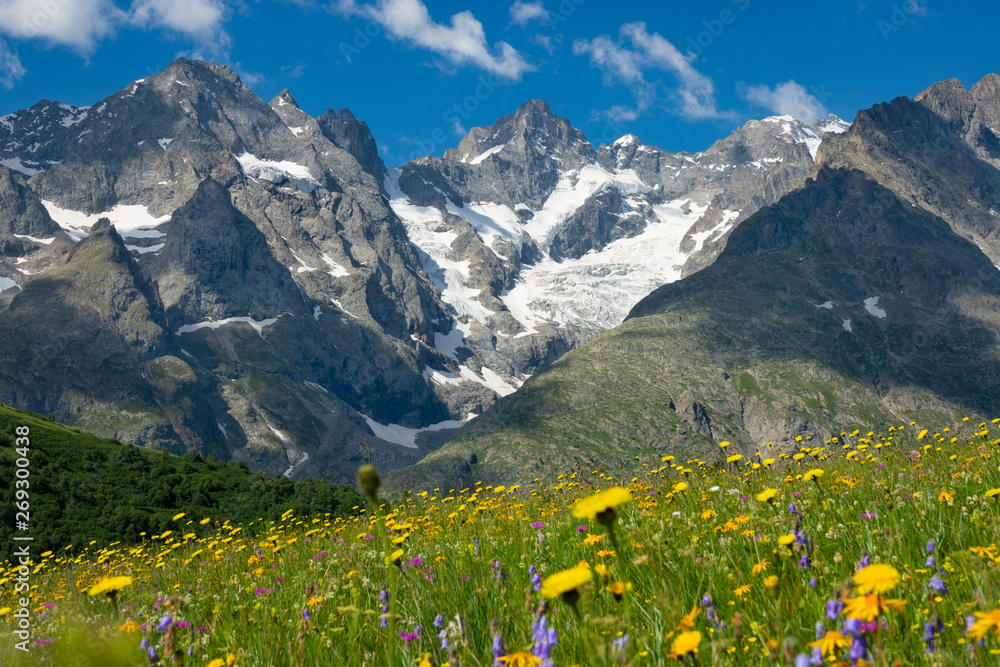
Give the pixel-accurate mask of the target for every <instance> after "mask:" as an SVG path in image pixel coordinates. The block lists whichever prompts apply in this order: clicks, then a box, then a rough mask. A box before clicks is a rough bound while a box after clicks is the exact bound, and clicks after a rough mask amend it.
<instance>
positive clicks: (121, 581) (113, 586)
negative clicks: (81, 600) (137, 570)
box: [87, 577, 132, 598]
mask: <svg viewBox="0 0 1000 667" xmlns="http://www.w3.org/2000/svg"><path fill="white" fill-rule="evenodd" d="M131 585H132V577H105V578H104V579H101V580H100V581H98V582H97V583H96V584H94V585H93V586H91V587H90V590H88V591H87V595H90V596H94V595H100V594H101V593H104V594H105V595H107V596H108V597H112V598H113V597H115V596H116V595H118V592H119V591H120V590H121V589H123V588H125V587H126V586H131Z"/></svg>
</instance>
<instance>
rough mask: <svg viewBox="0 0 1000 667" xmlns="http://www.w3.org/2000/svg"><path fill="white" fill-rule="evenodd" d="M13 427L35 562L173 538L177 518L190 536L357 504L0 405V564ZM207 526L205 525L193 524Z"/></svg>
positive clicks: (343, 491)
mask: <svg viewBox="0 0 1000 667" xmlns="http://www.w3.org/2000/svg"><path fill="white" fill-rule="evenodd" d="M18 426H27V427H28V428H29V429H30V435H29V438H30V446H29V449H28V452H27V454H28V457H27V458H28V459H29V462H30V464H29V468H28V470H29V476H28V478H27V479H28V483H29V488H28V489H27V491H28V493H29V498H28V502H29V504H30V508H29V514H30V516H29V526H30V528H29V531H28V533H27V534H30V535H31V536H33V537H34V540H33V542H32V543H31V544H32V549H31V550H32V553H36V554H37V553H41V552H43V551H46V550H53V551H55V550H63V549H64V548H65V547H66V546H68V545H73V546H72V548H71V549H70V550H69V553H77V552H78V551H79V550H80V549H82V548H84V547H86V546H89V545H90V543H91V542H96V543H95V544H94V545H93V546H92V547H91V548H92V549H94V548H100V547H101V546H106V545H108V544H110V543H112V542H118V541H121V542H123V543H126V544H129V543H137V542H140V541H141V540H142V539H143V537H142V536H141V535H140V534H141V533H144V532H145V533H146V534H147V535H153V534H156V533H159V532H162V531H163V530H166V529H167V528H168V527H169V528H174V529H176V528H177V525H176V524H175V523H173V522H172V517H173V516H174V515H176V514H177V513H179V512H185V513H186V514H187V517H186V519H193V520H194V521H195V523H194V524H192V526H190V527H189V529H191V528H193V529H195V530H196V532H200V531H202V530H208V529H210V528H211V527H212V524H214V523H215V521H224V520H226V519H229V520H231V521H234V522H250V521H255V520H257V519H259V518H264V519H277V518H278V517H279V516H280V515H281V514H282V513H283V512H284V511H286V510H294V511H295V513H296V514H297V515H299V516H304V515H307V514H316V513H327V512H329V513H330V516H331V517H333V516H344V515H347V514H349V513H351V512H352V511H356V510H353V509H352V508H353V507H355V506H357V505H362V504H363V503H362V498H361V497H360V496H359V495H358V494H357V493H356V492H355V491H354V489H353V488H352V487H351V486H349V485H343V484H340V485H332V484H327V483H326V482H322V481H315V480H311V479H310V480H305V481H301V482H293V481H291V480H290V479H288V478H287V477H270V476H268V475H260V474H258V473H251V472H250V470H249V469H248V468H247V466H246V464H245V463H243V462H238V463H229V462H222V461H216V460H214V459H213V458H212V457H211V456H208V457H202V456H201V455H200V454H198V453H195V452H189V453H188V454H186V455H184V456H182V457H180V456H174V455H172V454H168V453H166V452H160V451H155V450H151V449H146V448H143V447H137V446H135V445H131V444H123V443H120V442H117V441H115V440H109V439H106V438H100V437H97V436H95V435H92V434H90V433H86V432H83V431H80V430H79V429H75V428H72V427H69V426H65V425H63V424H59V423H56V422H54V421H50V420H49V419H47V418H45V417H43V416H41V415H37V414H35V413H33V412H27V411H24V410H17V409H15V408H11V407H8V406H5V405H2V404H0V559H6V558H8V557H9V556H10V554H11V553H12V551H13V548H14V544H15V543H14V542H13V540H12V538H13V536H14V534H15V521H16V520H17V518H18V517H15V514H16V512H18V508H17V507H15V502H23V501H18V500H17V499H15V490H16V488H15V480H16V479H17V478H16V477H15V474H16V470H17V465H16V463H15V462H16V461H17V459H18V458H19V457H20V456H21V454H19V453H18V451H17V448H16V446H15V429H16V428H17V427H18ZM22 474H23V473H22ZM206 517H209V518H211V519H212V523H211V524H209V525H206V526H201V525H198V523H197V522H198V521H200V520H201V519H203V518H206ZM21 518H23V517H21ZM17 534H19V535H24V534H25V533H24V532H20V531H18V533H17Z"/></svg>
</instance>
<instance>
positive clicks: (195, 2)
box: [0, 0, 1000, 164]
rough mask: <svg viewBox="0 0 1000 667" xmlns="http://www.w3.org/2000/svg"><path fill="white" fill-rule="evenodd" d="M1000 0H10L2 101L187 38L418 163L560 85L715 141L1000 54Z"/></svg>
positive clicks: (111, 85)
mask: <svg viewBox="0 0 1000 667" xmlns="http://www.w3.org/2000/svg"><path fill="white" fill-rule="evenodd" d="M997 25H1000V3H995V2H989V3H987V2H970V1H964V2H963V1H953V2H947V3H945V2H941V1H940V0H895V1H889V0H886V1H879V0H866V1H865V2H858V1H857V0H845V1H837V0H828V1H827V2H821V3H812V2H810V3H803V2H801V1H791V0H770V1H768V2H765V0H711V1H705V2H698V3H692V2H658V3H647V2H642V1H638V0H617V1H610V0H516V1H513V2H510V1H507V0H504V1H502V2H492V3H472V2H468V1H467V0H466V1H451V0H440V1H436V0H424V1H423V2H422V1H421V0H332V1H331V0H327V1H322V0H256V1H254V0H131V2H126V1H125V0H117V2H116V1H114V0H0V114H3V113H9V112H11V111H14V110H17V109H20V108H24V107H28V106H30V105H32V104H34V103H35V102H36V101H38V100H39V99H42V98H45V99H52V100H58V101H61V102H66V103H70V104H76V105H88V104H91V103H93V102H95V101H97V100H98V99H101V98H102V97H105V96H107V95H109V94H111V93H113V92H115V91H117V90H119V89H121V88H124V87H125V86H126V84H127V83H128V82H130V81H132V80H134V79H137V78H141V77H143V76H147V75H149V74H150V73H153V72H156V71H159V70H160V69H163V68H164V67H166V66H167V65H168V64H169V63H170V62H171V61H172V60H174V59H175V58H176V57H178V56H180V55H183V56H189V57H201V58H205V59H209V60H215V61H218V62H223V63H226V64H228V65H231V66H232V67H233V68H234V69H235V70H236V71H237V72H238V73H239V74H240V75H241V77H242V78H243V80H244V82H245V83H247V84H248V85H249V86H250V87H251V88H252V89H253V90H254V91H255V92H256V93H257V94H258V95H259V96H260V97H262V98H263V99H265V100H270V99H271V98H272V97H273V96H274V95H275V94H277V93H279V92H280V91H281V90H282V89H283V88H288V89H289V90H291V92H292V93H293V94H294V95H295V96H296V98H297V99H298V101H299V104H300V106H301V107H302V108H303V109H304V110H306V111H307V112H309V113H311V114H313V115H317V114H320V113H322V112H323V111H325V110H326V109H327V108H330V107H332V108H336V109H340V108H343V107H348V108H350V109H351V110H352V111H353V112H354V113H355V115H356V116H358V117H359V118H360V119H362V120H364V121H365V122H367V123H368V125H369V126H370V127H371V129H372V132H373V133H374V135H375V138H376V139H377V141H378V142H379V145H380V147H381V152H382V153H383V157H384V158H385V159H386V161H387V162H388V163H389V164H399V163H402V162H405V161H406V160H408V159H410V158H412V157H414V156H416V155H422V154H434V155H440V154H441V153H442V152H443V151H444V149H446V148H449V147H453V146H455V145H456V144H457V143H458V141H459V139H460V138H461V136H463V135H464V134H465V132H466V131H467V130H468V129H469V128H471V127H473V126H475V125H489V124H491V123H492V122H493V121H495V120H496V119H497V118H499V117H500V116H502V115H504V114H507V113H510V112H512V111H513V110H514V109H515V108H516V107H517V105H518V104H520V103H522V102H525V101H527V100H530V99H533V98H541V99H544V100H546V101H547V102H548V103H549V104H550V105H551V107H552V108H553V110H555V111H556V112H557V113H559V114H562V115H564V116H567V117H568V118H569V119H570V120H571V121H572V122H573V124H574V125H575V126H577V127H579V128H580V129H582V130H583V131H584V132H585V133H586V134H587V136H588V138H590V139H591V141H592V142H593V143H594V144H595V146H596V145H597V144H599V143H601V142H603V141H608V140H614V139H615V138H617V137H618V136H620V135H622V134H624V133H626V132H631V133H633V134H636V135H638V136H639V137H640V138H641V139H642V140H643V141H645V142H647V143H650V144H655V145H658V146H660V147H662V148H665V149H667V150H689V151H696V150H701V149H704V148H707V147H708V146H709V145H710V144H711V143H712V142H713V141H715V140H716V139H719V138H721V137H724V136H726V135H727V134H729V133H730V132H731V131H732V130H733V129H734V128H735V127H737V126H738V125H740V124H742V123H743V122H745V121H746V120H748V119H750V118H759V117H763V116H766V115H770V114H772V113H790V114H792V115H796V116H798V117H800V118H803V119H805V120H811V119H812V118H814V117H815V116H817V115H818V114H824V113H825V112H827V111H829V112H833V113H836V114H838V115H840V116H842V117H844V118H845V119H852V118H853V116H854V114H855V112H856V111H857V110H858V109H860V108H866V107H869V106H871V105H873V104H875V103H878V102H881V101H886V100H890V99H892V98H893V97H896V96H898V95H907V96H913V95H915V94H917V93H918V92H920V91H921V90H922V89H924V88H925V87H927V86H928V85H930V84H931V83H933V82H934V81H938V80H941V79H946V78H950V77H954V78H958V79H960V80H961V81H962V82H963V83H964V84H965V85H966V86H971V85H972V84H973V83H975V82H976V81H978V80H979V79H980V78H982V77H983V76H984V75H985V74H987V73H989V72H997V71H1000V50H998V49H997V48H996V46H995V43H996V42H995V34H994V33H995V28H996V26H997Z"/></svg>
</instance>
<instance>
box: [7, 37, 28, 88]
mask: <svg viewBox="0 0 1000 667" xmlns="http://www.w3.org/2000/svg"><path fill="white" fill-rule="evenodd" d="M26 73H27V70H25V69H24V66H23V65H21V59H20V58H19V57H18V56H17V54H16V53H14V52H13V51H11V50H10V47H9V46H7V42H5V41H4V40H2V39H0V86H3V87H4V88H6V89H8V90H10V89H11V88H13V87H14V84H15V83H16V82H17V81H20V80H21V77H23V76H24V75H25V74H26Z"/></svg>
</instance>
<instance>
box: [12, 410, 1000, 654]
mask: <svg viewBox="0 0 1000 667" xmlns="http://www.w3.org/2000/svg"><path fill="white" fill-rule="evenodd" d="M998 424H1000V420H997V424H993V425H976V424H975V423H974V422H961V421H959V422H957V423H955V424H953V425H952V426H951V427H950V428H948V430H945V428H943V427H940V426H939V427H938V429H937V430H936V432H935V429H931V432H928V433H926V434H923V435H921V434H920V427H919V426H913V425H905V427H904V428H900V426H901V425H897V426H895V427H893V429H892V430H882V431H881V432H874V433H873V434H872V435H871V436H868V435H866V433H867V432H859V433H850V434H839V435H838V436H837V441H833V440H832V439H830V440H828V441H826V442H820V441H810V440H807V439H804V440H803V441H802V443H801V444H802V445H803V451H802V452H799V453H800V454H802V456H801V457H799V458H795V457H791V456H788V455H785V456H784V457H783V456H780V455H778V456H773V457H772V456H771V453H770V452H768V451H764V452H762V454H761V456H760V457H755V456H749V457H745V458H744V460H742V461H740V462H738V463H737V464H736V465H732V464H731V465H730V466H729V467H728V469H723V468H719V467H715V466H713V465H710V464H707V463H705V462H704V461H703V460H702V461H697V460H677V459H675V460H672V461H661V459H660V457H659V456H658V455H649V454H647V455H646V456H641V457H640V459H639V460H637V461H636V460H633V461H632V462H630V463H629V465H627V466H626V467H625V468H608V467H605V468H597V467H595V468H593V469H585V470H583V471H582V472H581V473H574V472H573V471H571V470H567V471H565V473H564V474H563V475H561V476H560V478H558V479H556V480H554V481H553V482H552V483H544V484H525V485H524V486H519V487H510V488H494V487H492V486H490V485H484V484H482V483H480V484H474V485H471V488H466V489H447V488H441V489H435V490H433V491H429V492H422V493H412V494H407V495H405V497H404V498H402V499H401V500H399V501H398V502H395V503H394V504H393V505H391V506H385V505H380V506H378V507H374V506H369V510H370V511H367V512H366V511H364V510H362V511H361V513H359V514H356V515H354V516H353V517H351V518H348V519H342V518H338V517H334V516H331V515H329V514H327V513H325V512H313V513H308V512H303V513H298V512H287V513H284V514H282V515H281V516H278V517H274V518H269V519H265V520H264V521H262V522H261V521H251V522H249V523H246V524H237V523H234V522H221V521H218V520H215V517H216V516H217V514H216V513H214V512H213V513H212V514H211V515H208V514H203V513H202V511H201V510H200V509H197V508H195V509H192V510H191V511H189V512H188V513H187V514H186V515H185V516H183V517H180V518H179V519H178V520H177V521H168V522H167V523H166V524H165V527H166V529H167V530H168V531H169V532H163V531H162V529H158V530H160V532H158V533H156V534H152V535H147V536H146V537H145V539H144V540H143V541H142V542H141V544H139V545H138V546H135V547H125V546H123V545H114V546H111V547H110V548H107V549H97V548H96V547H92V548H88V547H84V548H83V549H73V550H72V551H71V552H70V553H69V554H66V553H63V552H57V553H55V554H50V555H46V556H44V557H42V559H41V561H40V562H39V561H37V560H36V561H35V562H34V563H33V567H34V568H36V569H35V570H33V574H32V579H31V582H32V584H33V585H34V586H35V588H33V589H32V591H31V593H30V600H29V602H30V604H29V606H30V607H31V608H32V609H33V610H34V611H33V614H34V615H33V617H32V618H33V621H32V623H33V625H32V628H33V633H34V634H33V635H32V640H33V641H34V640H35V639H41V640H44V641H45V642H46V643H45V644H44V645H33V647H32V654H31V656H30V658H29V659H25V658H24V657H23V656H19V655H17V654H15V652H14V651H13V650H12V648H11V646H12V643H11V642H10V641H6V642H5V643H4V644H3V645H0V659H2V660H4V661H5V664H9V665H20V664H52V665H62V664H68V663H67V662H66V660H67V659H69V657H70V656H74V657H75V656H76V655H84V656H87V655H88V652H93V651H95V650H99V651H101V657H100V659H98V660H97V662H96V663H94V664H101V665H104V666H106V667H116V666H118V665H133V664H136V663H138V662H143V661H144V660H145V658H144V656H143V654H142V653H140V652H139V651H138V645H139V642H140V640H142V639H143V638H145V639H147V641H148V642H149V643H150V645H152V646H153V647H154V650H155V651H156V652H157V656H158V657H159V658H162V659H164V661H165V662H167V664H169V663H170V661H169V660H167V653H168V652H169V651H174V652H176V653H179V654H180V660H179V662H178V664H188V665H192V664H193V665H206V664H211V661H216V660H223V661H224V660H225V659H226V658H227V656H232V660H233V661H234V662H235V663H236V664H239V665H243V666H248V665H272V666H275V667H284V666H286V665H287V666H293V665H294V666H302V665H310V666H312V665H331V664H335V665H347V666H355V665H358V666H360V665H371V666H376V665H377V666H379V667H383V666H389V667H404V666H412V665H433V666H434V667H441V666H443V665H444V664H450V665H458V664H462V665H492V664H493V661H494V652H493V647H494V645H495V643H496V644H498V645H499V646H500V652H501V653H503V654H505V655H508V656H509V655H514V654H515V653H516V652H519V651H533V652H535V653H539V652H541V650H542V649H541V647H540V645H539V642H538V639H537V637H534V636H533V628H532V626H533V624H534V623H537V622H538V619H539V618H540V617H542V616H544V617H545V618H546V619H547V621H546V622H547V623H548V624H549V627H551V628H553V629H554V630H555V632H556V634H557V636H558V645H557V646H555V647H554V648H553V649H552V652H551V657H552V659H553V660H554V663H555V664H556V665H560V666H562V665H574V664H577V665H587V666H588V667H591V666H594V667H600V666H607V665H634V666H639V665H683V664H688V665H693V664H700V665H724V666H728V665H734V666H740V667H744V666H745V667H750V666H753V667H757V666H760V667H764V666H768V667H769V666H772V665H782V666H784V665H789V664H793V663H794V661H795V659H796V656H797V655H799V654H803V653H804V654H805V655H806V656H807V658H808V657H809V656H810V655H811V653H812V651H813V648H812V647H811V646H810V643H812V642H814V641H815V640H816V637H817V632H818V633H819V634H820V635H827V634H828V633H833V632H844V633H845V634H850V633H849V632H848V628H849V627H851V624H850V623H848V616H849V614H850V612H848V611H846V610H840V611H837V610H835V614H834V617H833V618H828V617H827V611H828V604H829V603H831V602H836V601H837V600H840V601H845V600H850V599H855V600H864V592H863V591H860V590H858V588H857V586H856V584H857V581H855V579H854V577H855V575H856V574H857V573H858V571H859V569H861V568H863V567H865V563H868V562H870V563H872V564H878V565H886V566H890V567H891V570H889V572H890V573H891V572H894V573H895V575H893V576H891V577H890V579H895V578H896V577H898V579H896V580H894V581H890V582H889V585H888V587H887V589H886V590H885V591H884V597H886V598H888V599H892V600H900V601H903V602H904V603H905V604H902V605H901V606H900V604H898V603H892V606H893V607H900V609H899V610H893V609H883V610H882V611H881V612H880V614H879V619H880V623H882V625H880V626H878V627H879V629H878V630H877V631H875V629H874V626H873V627H867V628H861V629H857V630H856V633H857V637H858V638H857V639H854V640H853V641H855V642H857V644H858V646H860V643H861V641H862V640H863V641H864V642H865V643H866V644H867V649H866V653H867V658H868V660H869V663H868V664H872V665H879V666H885V667H888V666H889V665H894V664H902V665H924V664H926V665H928V666H931V665H956V666H959V667H963V666H971V665H977V666H983V665H991V664H995V663H996V661H997V660H998V658H997V656H998V655H1000V630H997V629H989V628H987V630H988V631H987V632H986V633H985V636H984V641H983V643H982V645H981V646H980V645H979V644H978V643H977V642H976V637H975V636H971V635H969V634H967V632H966V619H967V617H969V616H972V617H973V620H974V621H975V620H976V618H977V617H975V616H974V614H976V613H980V614H984V615H985V614H988V613H993V614H996V615H997V623H998V624H1000V549H997V548H996V546H995V542H996V541H997V535H1000V500H998V498H994V497H991V496H990V494H991V493H992V494H995V495H1000V470H998V467H997V461H998V458H997V457H998V455H1000V426H998ZM35 426H38V427H39V428H40V427H41V424H36V425H33V428H34V427H35ZM952 438H955V440H954V442H952ZM713 447H715V449H716V450H720V451H723V452H728V451H731V447H732V445H730V446H729V447H727V448H720V447H719V445H718V444H717V443H713ZM770 458H773V459H774V462H773V463H769V462H767V459H770ZM754 463H756V464H760V465H758V467H754V466H753V465H751V464H754ZM813 469H819V470H821V471H822V472H823V474H822V476H821V477H818V478H817V479H816V480H813V481H810V480H808V479H805V478H804V477H803V475H804V473H806V472H808V471H810V470H813ZM682 485H683V486H682ZM612 486H619V487H622V488H627V489H628V491H629V493H630V494H631V497H632V499H631V500H630V501H627V502H624V503H622V504H620V505H618V506H617V518H616V519H615V520H614V534H613V535H611V534H609V532H608V530H607V529H606V528H605V527H603V526H602V523H601V522H600V521H598V520H596V518H595V517H594V515H587V514H580V515H576V510H577V509H579V508H577V507H576V503H577V502H578V501H579V499H581V498H584V497H588V496H590V495H591V494H593V493H594V492H595V491H597V490H599V489H605V488H608V487H612ZM765 489H773V490H775V491H776V492H777V495H776V497H775V502H774V503H773V504H772V503H769V502H766V501H759V500H756V499H755V498H756V497H757V496H758V494H760V493H761V492H762V491H764V490H765ZM790 504H794V505H795V511H794V512H793V511H792V510H791V509H790V508H789V505H790ZM371 510H374V514H372V512H371ZM369 514H372V516H370V517H369ZM205 516H210V517H211V519H212V520H210V521H208V522H206V523H202V519H203V517H205ZM783 536H792V537H793V538H797V539H795V540H794V541H792V542H791V543H790V544H789V545H788V546H783V545H782V543H781V540H780V538H782V537H783ZM929 541H932V542H933V543H934V544H933V547H929V546H928V542H929ZM396 550H401V553H402V555H401V556H399V557H397V559H396V560H395V561H387V557H388V556H389V555H390V554H392V553H393V552H395V551H396ZM929 556H933V558H934V559H935V562H934V563H933V564H928V561H927V559H928V557H929ZM36 558H37V556H36ZM393 562H395V563H397V564H391V563H393ZM581 562H586V564H587V567H588V568H589V569H588V570H587V573H586V575H585V576H584V577H583V579H584V583H582V584H581V585H580V586H579V588H578V589H577V592H578V594H579V602H578V607H577V608H578V610H579V612H580V613H579V615H577V614H576V613H575V612H574V609H573V608H572V607H571V606H570V605H569V604H567V602H566V601H565V600H564V599H560V597H559V596H558V595H556V597H554V598H553V599H549V600H543V598H542V596H541V595H540V593H539V591H538V586H539V584H541V583H542V582H543V581H544V580H545V579H546V578H547V577H549V576H551V575H553V574H555V573H557V572H560V571H563V570H567V569H571V568H574V567H579V566H580V564H581ZM870 571H871V570H868V572H870ZM0 574H2V576H3V577H4V579H5V580H4V581H0V619H2V620H0V629H2V628H6V629H8V630H12V629H13V628H14V626H13V623H14V621H13V620H12V618H11V616H10V614H9V613H7V614H6V615H5V612H4V610H3V607H11V608H12V609H16V608H17V607H18V606H19V603H18V602H17V600H16V596H15V595H14V592H13V590H12V586H13V581H12V580H11V579H10V577H11V576H12V575H14V574H15V570H13V569H8V570H7V571H6V572H5V573H0ZM109 575H120V576H128V577H131V578H132V580H133V581H132V583H131V584H130V585H128V586H126V587H125V588H124V589H123V590H122V592H121V593H120V595H119V596H118V598H117V600H116V602H115V603H114V604H113V603H112V602H111V601H110V600H107V599H103V598H102V596H96V597H91V596H88V595H87V594H86V591H87V589H88V588H89V587H90V586H92V585H93V584H94V583H96V582H97V581H99V580H101V579H102V578H103V577H105V576H109ZM932 577H937V578H939V579H940V583H943V584H944V585H945V586H946V587H947V592H943V591H938V590H935V589H933V588H931V587H930V586H931V584H932ZM615 582H620V583H621V586H622V587H623V588H624V594H623V596H622V598H621V600H618V599H616V597H615V595H614V590H618V589H617V588H616V586H617V584H615ZM613 584H615V585H614V586H613ZM935 585H937V584H936V583H935ZM383 591H385V593H387V594H388V598H387V599H385V596H384V594H383ZM852 604H853V603H852ZM306 610H308V613H306ZM854 613H857V612H854ZM165 615H169V616H170V617H171V618H172V620H173V621H174V623H175V625H173V626H171V629H167V627H166V625H165V626H164V627H163V630H157V629H156V626H157V625H158V624H160V623H161V622H162V618H163V617H164V616H165ZM438 617H440V620H441V623H440V627H438V626H436V625H435V619H437V618H438ZM939 619H940V628H941V630H940V632H937V631H935V630H933V628H934V627H936V626H937V623H938V620H939ZM383 620H384V622H385V623H384V626H383V623H382V621H383ZM927 624H931V626H932V634H934V635H936V636H935V637H934V643H935V648H934V651H933V652H930V653H927V649H928V644H927V641H926V640H925V632H926V627H927ZM167 625H169V624H167ZM418 628H419V633H418ZM817 628H818V630H817ZM129 629H132V630H134V632H132V633H129ZM81 632H83V633H85V634H86V633H89V635H90V637H91V638H92V642H91V644H90V646H83V645H81V640H80V635H81ZM685 632H697V633H699V634H698V637H699V639H698V641H697V649H696V653H697V661H695V660H694V659H693V658H691V657H690V656H688V657H687V658H685V659H680V658H679V657H674V656H673V653H674V652H675V651H676V650H677V648H678V647H679V646H680V644H678V643H676V642H677V641H678V639H679V638H680V637H681V636H682V633H685ZM439 633H440V634H441V635H442V636H443V637H444V638H445V639H447V641H448V645H449V648H447V649H445V648H442V640H441V637H440V636H439ZM626 636H627V637H628V639H627V641H625V640H624V637H626ZM689 636H690V635H685V637H689ZM831 636H834V635H831ZM94 646H96V648H93V647H94ZM129 646H131V651H132V655H131V657H130V656H129V655H128V647H129ZM855 648H857V647H855ZM188 651H190V654H191V657H190V658H189V657H187V652H188ZM116 652H117V653H116ZM848 655H849V649H848V647H840V648H837V649H836V650H834V651H833V652H832V653H831V654H830V655H828V656H827V661H826V662H825V663H824V664H834V663H835V662H836V661H838V660H841V661H847V660H848ZM26 660H28V661H26ZM896 661H899V662H896ZM92 662H93V659H92ZM215 664H219V663H215ZM223 664H224V663H223ZM515 664H517V663H515ZM845 664H849V661H848V662H847V663H845Z"/></svg>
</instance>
